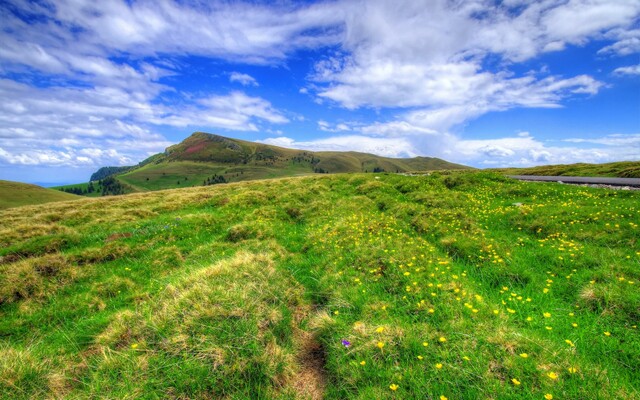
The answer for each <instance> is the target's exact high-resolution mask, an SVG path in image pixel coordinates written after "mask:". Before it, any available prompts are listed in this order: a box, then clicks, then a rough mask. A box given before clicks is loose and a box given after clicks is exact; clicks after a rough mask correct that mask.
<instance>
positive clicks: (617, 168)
mask: <svg viewBox="0 0 640 400" xmlns="http://www.w3.org/2000/svg"><path fill="white" fill-rule="evenodd" d="M491 171H496V172H502V173H504V174H505V175H541V176H593V177H598V176H603V177H605V176H606V177H615V178H640V161H620V162H613V163H606V164H587V163H578V164H566V165H564V164H560V165H541V166H538V167H530V168H495V169H491Z"/></svg>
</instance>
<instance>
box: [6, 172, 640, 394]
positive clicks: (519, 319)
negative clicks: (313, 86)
mask: <svg viewBox="0 0 640 400" xmlns="http://www.w3.org/2000/svg"><path fill="white" fill-rule="evenodd" d="M639 197H640V195H639V194H638V193H637V192H624V191H609V190H606V189H595V188H588V187H576V186H569V185H557V184H553V183H551V184H544V183H535V182H518V181H513V180H509V179H506V178H503V177H502V176H500V175H497V174H491V173H477V172H476V173H456V174H432V175H431V176H400V175H392V174H388V175H387V174H356V175H319V176H310V177H304V178H288V179H278V180H271V181H257V182H242V183H234V184H227V185H216V186H208V187H199V188H190V189H181V190H169V191H159V192H151V193H141V194H132V195H125V196H120V197H115V198H101V199H85V200H81V201H78V202H74V203H57V204H49V205H47V206H31V207H28V208H27V207H24V208H17V209H9V210H5V211H3V212H2V213H1V214H0V216H1V218H0V221H1V222H0V257H1V258H0V397H2V398H18V399H28V398H60V397H67V398H87V397H90V398H123V397H144V398H230V399H244V398H281V399H298V398H300V399H304V398H311V399H320V398H329V399H343V398H355V399H371V398H441V396H443V397H446V398H450V399H454V398H455V399H475V398H487V397H491V398H501V399H502V398H507V399H508V398H514V399H528V398H545V397H544V396H553V398H584V399H590V398H593V399H595V398H611V397H617V398H627V399H632V398H637V396H638V394H639V390H640V388H639V386H638V385H639V382H640V372H639V371H640V361H639V360H640V336H639V335H638V330H637V322H638V320H639V319H640V311H639V309H638V304H640V291H639V290H638V286H639V285H640V283H639V281H640V244H639V243H638V237H639V236H640V235H639V234H638V229H639V228H638V225H640V208H639V207H638V204H640V202H639V200H640V198H639Z"/></svg>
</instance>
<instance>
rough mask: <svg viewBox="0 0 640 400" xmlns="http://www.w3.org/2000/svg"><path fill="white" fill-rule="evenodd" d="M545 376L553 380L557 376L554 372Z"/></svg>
mask: <svg viewBox="0 0 640 400" xmlns="http://www.w3.org/2000/svg"><path fill="white" fill-rule="evenodd" d="M547 376H548V377H549V378H551V379H553V380H556V379H558V374H556V373H555V372H549V373H548V374H547Z"/></svg>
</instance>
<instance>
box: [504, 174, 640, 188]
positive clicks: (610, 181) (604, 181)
mask: <svg viewBox="0 0 640 400" xmlns="http://www.w3.org/2000/svg"><path fill="white" fill-rule="evenodd" d="M507 176H508V177H509V178H514V179H519V180H521V181H545V182H563V183H583V184H594V185H612V186H634V187H640V178H606V177H598V178H594V177H585V176H536V175H507Z"/></svg>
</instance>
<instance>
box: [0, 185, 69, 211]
mask: <svg viewBox="0 0 640 400" xmlns="http://www.w3.org/2000/svg"><path fill="white" fill-rule="evenodd" d="M79 198H80V197H78V196H76V195H73V194H69V193H63V192H59V191H57V190H53V189H45V188H43V187H40V186H36V185H30V184H28V183H20V182H11V181H0V210H3V209H5V208H10V207H20V206H26V205H31V204H44V203H51V202H54V201H65V200H77V199H79Z"/></svg>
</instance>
